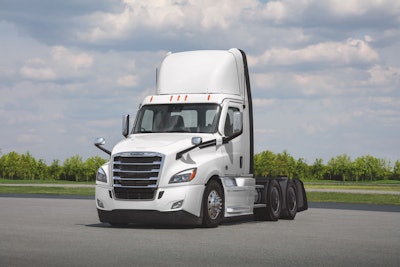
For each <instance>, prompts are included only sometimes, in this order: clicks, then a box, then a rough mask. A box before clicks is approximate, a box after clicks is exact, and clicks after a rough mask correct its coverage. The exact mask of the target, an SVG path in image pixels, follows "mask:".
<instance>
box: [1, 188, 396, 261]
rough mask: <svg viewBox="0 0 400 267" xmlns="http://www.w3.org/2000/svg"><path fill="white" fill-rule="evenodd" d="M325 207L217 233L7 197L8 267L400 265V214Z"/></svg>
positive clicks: (70, 202)
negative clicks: (115, 221)
mask: <svg viewBox="0 0 400 267" xmlns="http://www.w3.org/2000/svg"><path fill="white" fill-rule="evenodd" d="M379 207H381V206H374V207H373V208H371V209H367V207H366V206H364V208H363V209H360V208H357V207H356V206H355V207H354V208H353V209H351V206H347V208H346V207H340V206H339V207H337V208H335V207H334V206H333V204H332V206H331V207H321V206H318V204H316V205H315V204H312V203H311V205H310V209H309V210H307V211H305V212H302V213H299V214H298V215H297V217H296V219H295V220H294V221H287V220H280V221H278V222H255V221H252V220H248V219H247V220H240V221H234V222H230V223H227V224H224V225H221V226H219V227H218V228H215V229H204V228H196V227H171V226H157V227H155V226H146V225H130V226H129V227H126V228H113V227H110V226H109V225H107V224H102V223H99V221H98V218H97V213H96V209H95V203H94V200H93V199H91V198H54V197H53V198H45V197H40V196H39V197H26V196H25V197H20V196H8V197H4V196H0V212H1V216H0V266H69V267H70V266H293V265H295V266H400V253H399V251H400V224H399V221H400V212H399V211H396V210H390V209H387V207H382V209H381V210H380V208H379Z"/></svg>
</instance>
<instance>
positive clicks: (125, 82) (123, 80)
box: [117, 75, 138, 87]
mask: <svg viewBox="0 0 400 267" xmlns="http://www.w3.org/2000/svg"><path fill="white" fill-rule="evenodd" d="M117 84H118V85H120V86H124V87H134V86H136V85H137V84H138V78H137V77H136V76H135V75H124V76H121V77H119V78H118V79H117Z"/></svg>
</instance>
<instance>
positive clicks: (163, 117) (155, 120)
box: [133, 104, 220, 133]
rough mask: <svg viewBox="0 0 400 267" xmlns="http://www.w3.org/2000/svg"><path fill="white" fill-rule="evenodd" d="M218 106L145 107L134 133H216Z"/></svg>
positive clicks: (169, 105) (138, 118)
mask: <svg viewBox="0 0 400 267" xmlns="http://www.w3.org/2000/svg"><path fill="white" fill-rule="evenodd" d="M219 113H220V107H219V105H217V104H164V105H145V106H143V107H142V108H141V109H140V110H139V113H138V116H137V120H136V123H135V127H134V128H133V133H172V132H190V133H215V132H216V131H217V126H218V120H219Z"/></svg>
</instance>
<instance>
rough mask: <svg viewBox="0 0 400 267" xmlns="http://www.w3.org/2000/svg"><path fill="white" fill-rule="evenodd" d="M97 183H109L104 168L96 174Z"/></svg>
mask: <svg viewBox="0 0 400 267" xmlns="http://www.w3.org/2000/svg"><path fill="white" fill-rule="evenodd" d="M96 181H99V182H103V183H107V175H106V173H105V172H104V170H103V168H100V169H99V170H98V171H97V174H96Z"/></svg>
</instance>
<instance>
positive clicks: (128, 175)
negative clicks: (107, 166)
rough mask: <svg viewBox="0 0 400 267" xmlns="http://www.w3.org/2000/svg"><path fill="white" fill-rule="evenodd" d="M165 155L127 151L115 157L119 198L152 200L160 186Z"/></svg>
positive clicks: (114, 172)
mask: <svg viewBox="0 0 400 267" xmlns="http://www.w3.org/2000/svg"><path fill="white" fill-rule="evenodd" d="M163 161H164V155H162V154H159V153H155V152H125V153H119V154H116V155H115V156H114V157H113V185H114V193H115V197H116V198H117V199H132V200H134V199H140V200H152V199H154V196H155V193H156V191H157V187H158V181H159V178H160V172H161V169H162V165H163Z"/></svg>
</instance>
